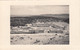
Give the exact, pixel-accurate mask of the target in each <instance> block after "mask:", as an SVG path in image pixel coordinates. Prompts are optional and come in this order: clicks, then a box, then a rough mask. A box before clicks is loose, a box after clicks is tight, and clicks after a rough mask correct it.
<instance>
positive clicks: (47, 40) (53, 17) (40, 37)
mask: <svg viewBox="0 0 80 50" xmlns="http://www.w3.org/2000/svg"><path fill="white" fill-rule="evenodd" d="M69 34H70V33H69V5H29V6H28V5H11V6H10V44H11V45H67V44H69V42H70V41H69Z"/></svg>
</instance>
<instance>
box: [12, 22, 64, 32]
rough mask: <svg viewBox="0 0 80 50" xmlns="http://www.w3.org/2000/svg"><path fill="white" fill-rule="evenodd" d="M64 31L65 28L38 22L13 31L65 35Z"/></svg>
mask: <svg viewBox="0 0 80 50" xmlns="http://www.w3.org/2000/svg"><path fill="white" fill-rule="evenodd" d="M62 29H64V27H63V26H58V25H55V24H54V23H52V22H46V23H44V22H36V23H31V24H26V25H25V26H19V27H13V28H12V30H13V31H16V32H26V33H63V31H62Z"/></svg>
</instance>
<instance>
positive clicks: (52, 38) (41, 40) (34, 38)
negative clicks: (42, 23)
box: [10, 33, 69, 45]
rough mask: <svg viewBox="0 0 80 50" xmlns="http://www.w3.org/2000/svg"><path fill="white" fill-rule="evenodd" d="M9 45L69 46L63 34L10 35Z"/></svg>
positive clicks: (65, 35) (66, 36)
mask: <svg viewBox="0 0 80 50" xmlns="http://www.w3.org/2000/svg"><path fill="white" fill-rule="evenodd" d="M10 36H11V37H10V43H11V45H53V44H69V35H67V34H64V33H38V34H11V35H10Z"/></svg>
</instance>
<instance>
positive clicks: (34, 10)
mask: <svg viewBox="0 0 80 50" xmlns="http://www.w3.org/2000/svg"><path fill="white" fill-rule="evenodd" d="M40 14H69V6H68V5H34V6H26V5H12V6H11V7H10V15H11V16H28V15H40Z"/></svg>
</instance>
